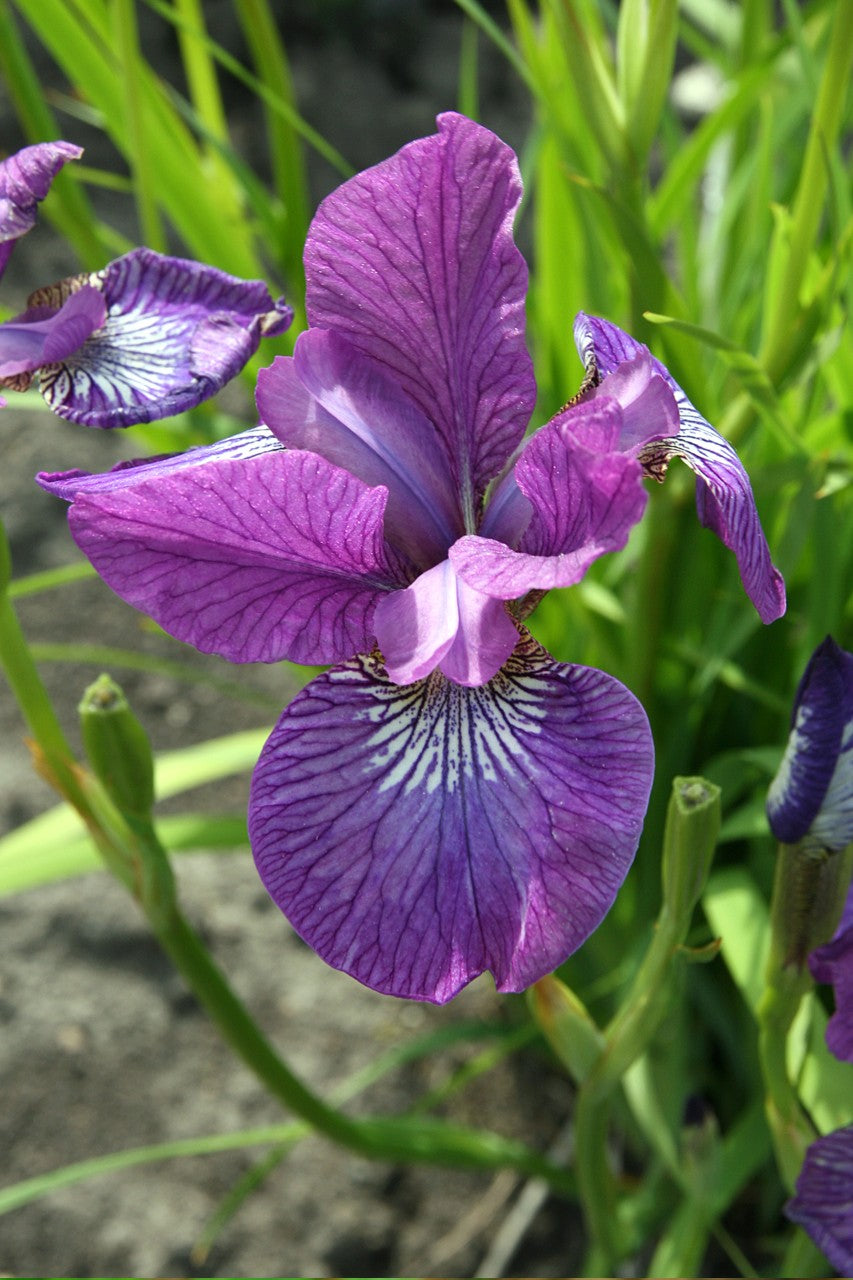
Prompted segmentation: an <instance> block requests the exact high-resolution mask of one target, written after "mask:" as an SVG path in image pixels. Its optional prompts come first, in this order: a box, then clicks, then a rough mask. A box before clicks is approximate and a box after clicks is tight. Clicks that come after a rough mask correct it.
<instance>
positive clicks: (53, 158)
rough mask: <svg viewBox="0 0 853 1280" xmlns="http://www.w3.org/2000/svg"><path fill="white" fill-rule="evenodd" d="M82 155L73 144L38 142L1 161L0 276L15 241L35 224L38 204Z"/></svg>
mask: <svg viewBox="0 0 853 1280" xmlns="http://www.w3.org/2000/svg"><path fill="white" fill-rule="evenodd" d="M82 154H83V148H82V147H77V146H75V145H74V143H72V142H37V143H36V144H35V145H34V146H32V147H24V148H23V149H22V150H21V151H17V152H15V154H14V155H12V156H9V157H8V159H6V160H0V276H2V275H3V272H4V270H5V268H6V263H7V262H8V261H9V257H10V255H11V253H12V249H13V248H14V245H15V241H16V240H19V239H20V238H21V236H22V235H25V234H26V232H27V231H29V230H30V228H31V227H32V226H33V224H34V223H35V220H36V210H37V209H38V205H39V203H40V201H42V200H44V198H45V196H46V195H47V193H48V191H49V190H50V184H51V183H52V182H53V179H54V178H55V177H56V175H57V173H58V172H59V170H60V169H61V168H62V166H63V165H64V164H67V163H68V161H69V160H79V158H80V156H82Z"/></svg>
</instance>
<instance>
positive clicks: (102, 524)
mask: <svg viewBox="0 0 853 1280" xmlns="http://www.w3.org/2000/svg"><path fill="white" fill-rule="evenodd" d="M40 482H41V483H42V485H43V487H44V488H46V489H49V490H50V491H51V492H54V493H57V494H58V495H59V496H61V497H65V498H66V499H70V500H71V503H72V505H71V510H70V512H69V524H70V527H71V532H72V534H73V536H74V539H75V541H76V542H77V544H78V546H79V547H80V549H81V550H82V551H83V552H84V554H85V555H86V556H88V558H89V559H90V560H91V562H92V564H93V565H94V566H95V568H96V569H97V571H98V573H99V574H100V576H101V577H102V578H103V579H104V581H105V582H106V583H107V584H108V585H109V586H110V587H112V589H113V590H114V591H115V592H116V593H117V594H118V595H120V596H121V597H122V598H123V599H124V600H126V601H127V602H128V603H129V604H132V605H134V606H135V607H136V608H138V609H142V610H144V611H145V612H146V613H147V614H149V615H150V616H151V617H152V618H154V619H155V621H156V622H158V623H159V624H160V625H161V626H162V627H163V628H164V629H165V630H166V631H168V632H169V633H170V634H171V635H173V636H175V637H176V638H177V639H179V640H183V641H184V642H186V643H188V644H192V645H195V647H196V648H197V649H200V650H201V651H202V652H203V653H218V654H220V655H221V656H222V657H225V658H228V659H230V660H231V661H232V662H275V661H278V660H280V659H282V658H288V659H290V660H291V661H293V662H305V663H327V662H336V661H340V660H341V659H343V658H346V657H349V656H350V655H351V654H352V653H355V652H359V651H363V650H365V649H369V648H370V647H371V645H372V643H373V638H372V637H373V630H372V617H373V611H374V609H375V607H376V603H377V601H378V600H379V599H380V597H381V596H382V594H383V593H385V592H388V591H392V590H395V589H397V588H399V587H404V586H405V585H406V577H405V572H404V570H403V568H402V567H401V564H400V562H399V561H398V560H397V558H396V557H395V556H394V552H393V550H392V549H391V548H389V547H388V546H387V544H386V542H385V538H384V535H383V528H382V525H383V514H384V508H385V498H386V494H385V490H384V489H382V488H376V489H371V488H370V487H369V486H367V485H365V484H363V483H362V481H360V480H358V479H356V478H355V477H354V476H351V475H349V473H348V472H346V471H343V470H342V469H341V468H340V467H334V466H332V465H331V463H328V462H326V461H325V459H323V458H320V457H318V456H317V455H316V454H312V453H304V452H301V451H297V450H286V449H283V448H282V447H281V445H280V442H279V441H278V440H276V439H275V437H274V436H272V434H271V433H270V432H268V431H267V430H266V429H265V428H261V429H259V430H257V431H255V432H246V433H244V435H243V436H242V437H241V436H238V437H234V438H233V439H232V440H230V441H223V442H222V443H221V444H219V445H213V446H211V447H210V448H208V449H198V450H191V451H190V452H189V453H186V454H183V455H180V456H179V457H176V458H164V459H156V460H155V461H153V462H150V463H139V464H134V465H131V466H127V465H125V466H122V467H120V468H118V469H117V470H115V471H112V472H108V473H106V474H105V475H97V476H89V477H87V476H85V475H81V474H80V473H79V472H78V473H73V472H72V473H66V474H64V475H62V474H59V475H55V476H42V477H40Z"/></svg>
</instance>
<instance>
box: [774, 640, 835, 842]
mask: <svg viewBox="0 0 853 1280" xmlns="http://www.w3.org/2000/svg"><path fill="white" fill-rule="evenodd" d="M767 817H768V820H769V822H770V827H771V830H772V831H773V834H774V835H775V836H776V839H777V840H781V841H783V842H784V843H785V844H796V843H797V842H798V841H802V840H807V841H808V842H809V843H810V844H812V845H814V846H815V847H819V848H824V849H829V850H832V851H837V850H841V849H844V848H845V847H846V846H847V845H848V844H850V842H851V841H853V654H849V653H846V652H845V651H844V650H843V649H841V648H839V646H838V645H837V644H836V643H835V641H834V640H833V639H832V637H831V636H827V638H826V639H825V640H824V641H823V642H822V643H821V644H820V645H818V647H817V649H816V650H815V651H814V653H813V654H812V656H811V658H810V659H809V663H808V666H807V667H806V669H805V671H804V673H803V677H802V679H801V681H800V684H799V687H798V689H797V693H796V696H795V698H794V708H793V712H792V716H791V732H790V734H789V737H788V743H787V746H786V748H785V754H784V756H783V757H782V762H781V764H780V766H779V769H778V771H777V773H776V776H775V778H774V779H773V782H772V783H771V784H770V789H769V791H768V794H767Z"/></svg>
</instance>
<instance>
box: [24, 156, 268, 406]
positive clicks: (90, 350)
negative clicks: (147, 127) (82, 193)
mask: <svg viewBox="0 0 853 1280" xmlns="http://www.w3.org/2000/svg"><path fill="white" fill-rule="evenodd" d="M81 154H82V152H81V150H80V148H79V147H74V146H72V145H71V144H70V143H67V142H56V143H43V144H39V145H38V146H34V147H26V148H25V149H24V150H23V151H19V152H18V153H17V155H14V156H12V157H11V158H10V159H9V160H6V161H4V162H3V164H2V165H0V272H2V268H3V266H4V265H5V262H6V260H7V259H8V256H9V253H10V251H11V248H12V244H13V242H14V240H15V239H16V238H17V237H19V236H21V235H23V234H24V232H25V231H28V230H29V228H30V227H31V226H32V224H33V222H34V221H35V209H36V204H37V202H38V200H41V199H43V198H44V196H45V195H46V194H47V190H48V187H49V186H50V182H51V180H52V178H53V177H54V175H55V174H56V172H57V171H58V169H59V168H60V166H61V165H62V164H64V163H65V161H66V160H70V159H76V158H77V157H79V156H80V155H81ZM4 253H5V256H4ZM292 319H293V313H292V311H291V309H290V308H289V307H288V306H286V305H285V303H284V301H283V300H282V299H279V300H278V301H277V302H274V301H273V299H272V297H271V296H270V293H269V290H268V289H267V287H266V285H264V284H263V283H261V282H260V281H258V280H255V281H245V280H238V279H237V278H236V277H234V276H230V275H226V273H225V272H224V271H219V270H217V269H216V268H215V267H208V266H202V265H201V264H199V263H197V262H189V261H186V260H185V259H183V258H169V257H164V256H163V255H162V254H158V253H154V252H153V251H152V250H150V249H134V250H132V252H130V253H127V254H125V255H124V257H121V258H118V259H116V261H115V262H111V263H109V265H108V266H106V267H104V269H103V270H102V271H96V272H93V273H92V274H87V275H80V276H74V277H72V278H70V279H68V280H63V281H60V283H59V284H56V285H52V286H50V287H48V288H46V289H40V290H38V291H37V292H36V293H34V294H33V295H32V296H31V297H30V299H29V304H28V307H27V310H26V311H24V312H23V313H22V314H21V315H19V316H15V318H14V319H12V320H9V321H7V322H6V323H5V324H0V387H9V388H11V389H12V390H15V391H24V390H26V388H27V387H28V386H29V385H30V383H31V382H32V379H33V374H34V373H36V372H38V374H39V385H40V390H41V393H42V395H43V396H44V398H45V400H46V401H47V403H48V405H49V406H50V408H51V409H52V410H53V412H54V413H56V414H58V415H59V416H60V417H62V418H68V419H70V420H71V421H72V422H82V423H85V424H86V425H87V426H90V427H127V426H131V425H132V424H133V423H138V422H150V421H152V420H153V419H155V418H165V417H169V416H171V415H172V414H176V413H183V412H184V410H186V409H191V408H193V407H194V406H195V405H197V404H200V403H201V402H202V400H207V399H208V398H209V397H210V396H212V395H214V394H215V393H216V392H217V391H219V390H220V389H221V388H222V387H223V386H224V385H225V383H226V382H229V381H230V380H231V378H233V377H235V376H236V375H237V374H238V373H239V372H240V370H241V369H242V368H243V366H244V365H245V364H246V362H247V361H248V360H249V359H250V358H251V357H252V355H254V353H255V351H256V350H257V348H258V344H259V343H260V340H261V338H262V337H271V336H273V335H276V334H279V333H283V332H284V330H285V329H287V327H288V326H289V324H290V322H291V321H292ZM3 403H5V401H3V400H2V398H0V404H3Z"/></svg>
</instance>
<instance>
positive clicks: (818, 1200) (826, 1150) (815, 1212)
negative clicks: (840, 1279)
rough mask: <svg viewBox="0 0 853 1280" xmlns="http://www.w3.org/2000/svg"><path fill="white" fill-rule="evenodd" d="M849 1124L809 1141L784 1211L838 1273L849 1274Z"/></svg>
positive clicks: (852, 1220)
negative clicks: (790, 1197) (791, 1197)
mask: <svg viewBox="0 0 853 1280" xmlns="http://www.w3.org/2000/svg"><path fill="white" fill-rule="evenodd" d="M851 1188H853V1125H847V1127H846V1128H844V1129H836V1131H835V1132H834V1133H828V1134H826V1135H825V1136H824V1137H823V1138H818V1140H817V1142H813V1143H812V1145H811V1146H810V1147H809V1149H808V1151H807V1152H806V1158H805V1160H804V1162H803V1168H802V1171H801V1173H800V1176H799V1178H798V1179H797V1188H796V1194H795V1195H794V1197H793V1199H791V1200H789V1201H788V1203H787V1204H786V1206H785V1213H786V1214H787V1215H788V1217H789V1218H790V1219H791V1221H792V1222H796V1223H797V1224H798V1225H799V1226H801V1227H803V1229H804V1230H805V1231H807V1232H808V1233H809V1235H810V1236H811V1238H812V1240H814V1242H815V1244H816V1245H817V1246H818V1248H819V1249H821V1250H822V1251H823V1253H825V1254H826V1256H827V1258H829V1261H830V1262H831V1263H832V1265H833V1266H834V1267H835V1268H836V1270H837V1271H838V1273H839V1275H842V1276H853V1194H851Z"/></svg>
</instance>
